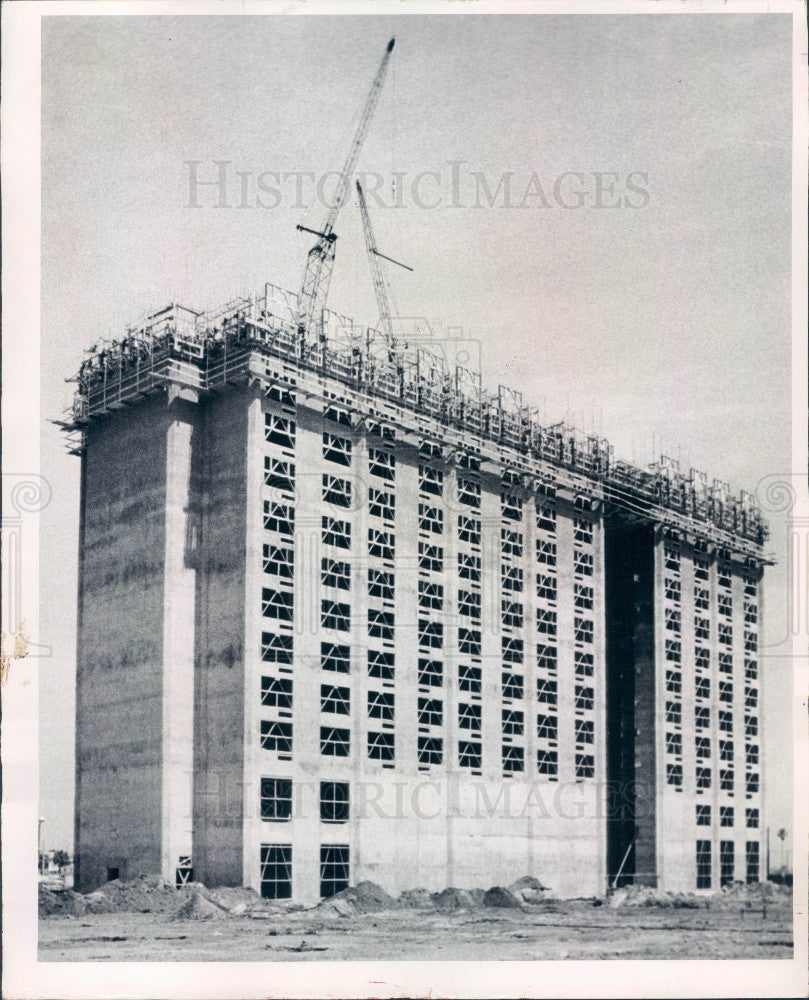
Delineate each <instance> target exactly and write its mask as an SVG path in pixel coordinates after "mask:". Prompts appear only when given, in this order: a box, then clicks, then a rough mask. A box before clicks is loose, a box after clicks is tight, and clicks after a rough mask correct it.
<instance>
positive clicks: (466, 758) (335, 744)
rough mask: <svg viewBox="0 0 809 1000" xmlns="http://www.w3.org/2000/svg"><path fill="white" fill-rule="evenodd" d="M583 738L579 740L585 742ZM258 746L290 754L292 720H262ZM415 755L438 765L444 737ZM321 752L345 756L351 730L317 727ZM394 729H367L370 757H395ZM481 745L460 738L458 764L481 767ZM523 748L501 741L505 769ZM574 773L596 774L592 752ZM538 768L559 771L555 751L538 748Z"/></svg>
mask: <svg viewBox="0 0 809 1000" xmlns="http://www.w3.org/2000/svg"><path fill="white" fill-rule="evenodd" d="M586 735H587V734H585V739H584V740H583V741H582V742H586ZM261 747H262V749H264V750H271V751H274V752H275V753H277V754H279V756H281V757H282V758H284V757H286V758H287V759H290V758H291V755H292V723H290V722H276V721H267V720H262V722H261ZM416 749H417V758H418V763H419V764H420V765H438V764H442V763H443V760H444V741H443V739H442V738H441V737H438V736H419V737H418V738H417V748H416ZM320 752H321V754H323V755H324V756H331V757H348V756H349V755H350V753H351V731H350V730H349V729H342V728H339V727H333V726H321V727H320ZM394 752H395V751H394V735H393V733H368V757H369V759H371V760H379V761H383V762H392V761H393V760H394ZM481 760H482V748H481V744H480V743H479V742H476V741H474V740H460V741H459V743H458V763H459V766H461V767H471V768H480V766H481ZM524 760H525V751H524V748H523V747H521V746H517V745H514V744H508V743H507V744H504V745H503V746H502V764H503V770H504V771H505V772H506V773H509V772H515V771H523V770H524ZM574 766H575V775H576V777H577V778H591V777H594V775H595V758H594V756H593V754H591V753H585V752H580V751H579V750H578V748H577V752H576V754H575V763H574ZM537 768H538V771H539V773H540V774H545V775H551V776H553V775H556V774H557V773H558V751H556V750H550V749H546V748H540V749H539V750H537Z"/></svg>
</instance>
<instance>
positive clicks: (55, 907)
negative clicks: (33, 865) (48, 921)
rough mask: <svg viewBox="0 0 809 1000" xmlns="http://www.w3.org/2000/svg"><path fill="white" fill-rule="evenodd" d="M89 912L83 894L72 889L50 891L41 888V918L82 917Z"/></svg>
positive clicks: (44, 887)
mask: <svg viewBox="0 0 809 1000" xmlns="http://www.w3.org/2000/svg"><path fill="white" fill-rule="evenodd" d="M86 912H87V904H86V903H85V901H84V897H83V896H82V895H81V893H78V892H74V891H73V890H72V889H49V888H47V887H46V886H44V885H40V887H39V915H40V917H55V916H58V917H67V916H70V917H81V916H83V915H84V914H85V913H86Z"/></svg>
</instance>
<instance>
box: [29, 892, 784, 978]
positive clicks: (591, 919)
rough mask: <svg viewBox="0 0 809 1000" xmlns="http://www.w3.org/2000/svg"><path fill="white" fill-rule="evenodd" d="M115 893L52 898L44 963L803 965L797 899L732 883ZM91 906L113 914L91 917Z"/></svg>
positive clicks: (43, 927) (43, 925) (42, 944)
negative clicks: (684, 889) (291, 900)
mask: <svg viewBox="0 0 809 1000" xmlns="http://www.w3.org/2000/svg"><path fill="white" fill-rule="evenodd" d="M110 885H111V886H114V884H112V883H111V884H110ZM363 885H364V886H366V887H367V886H370V884H369V883H364V884H363ZM105 889H106V890H108V891H107V893H106V897H107V898H109V897H113V898H114V899H115V902H114V903H112V904H110V903H108V902H107V903H105V902H104V890H102V891H101V892H100V893H96V894H93V895H94V896H95V900H94V899H93V896H90V897H83V899H80V900H79V901H78V902H79V905H73V904H70V905H67V906H61V907H60V906H57V905H56V904H54V902H53V900H50V901H46V905H45V906H44V908H43V909H44V910H45V911H48V910H50V911H51V915H43V916H42V919H41V920H40V925H39V926H40V940H39V955H40V960H42V961H62V962H64V961H115V962H120V961H222V960H223V959H227V960H228V961H262V960H264V961H290V962H291V961H301V960H307V959H315V960H326V959H329V960H347V961H351V960H354V961H363V960H368V959H369V958H373V959H380V960H392V961H395V960H425V961H430V960H458V961H460V960H498V959H500V960H519V961H526V960H549V959H550V960H553V959H609V958H617V959H652V958H658V959H660V958H671V959H675V958H680V959H695V958H712V959H717V958H737V959H740V958H745V959H749V958H769V959H784V958H791V957H792V901H791V895H790V894H789V892H788V891H785V890H782V889H778V888H774V887H772V886H764V887H761V889H759V888H758V887H750V888H746V887H741V886H740V887H734V888H733V889H732V890H731V891H729V892H725V893H719V894H716V895H714V896H695V895H694V896H672V895H670V894H656V893H653V892H650V891H649V890H638V891H637V892H634V893H633V892H629V893H623V895H621V894H620V892H619V894H618V895H617V896H616V898H615V899H614V900H613V901H611V902H610V903H608V904H607V905H596V904H594V901H593V900H565V901H561V900H553V899H550V898H548V897H547V895H546V894H544V893H535V894H534V898H530V899H529V900H528V901H526V897H525V896H523V897H518V898H516V900H515V902H512V901H511V900H510V899H508V898H507V896H506V895H505V894H511V895H514V894H513V893H511V889H506V890H498V892H499V893H500V894H501V895H500V896H499V897H498V896H496V895H495V896H492V893H493V892H494V890H490V892H489V893H487V894H486V895H485V896H484V894H483V892H482V891H480V890H472V891H471V892H468V893H464V892H462V891H460V890H445V891H444V893H442V894H434V895H433V896H432V897H430V896H429V895H428V894H427V893H423V894H419V893H418V892H417V893H416V894H413V895H411V896H410V897H409V898H407V899H404V898H402V899H400V900H392V899H390V897H388V896H386V894H385V893H384V892H383V891H382V890H378V887H375V886H373V887H370V889H367V890H365V891H363V889H362V886H361V887H358V889H357V890H354V889H349V890H346V892H345V893H343V894H340V896H338V897H335V899H334V900H330V901H326V902H325V903H322V904H321V905H320V906H317V907H314V908H312V909H309V910H303V909H300V908H297V907H291V906H289V905H286V906H285V905H284V904H278V903H268V902H267V901H262V900H259V899H258V897H256V896H255V895H254V894H251V893H249V892H248V891H247V890H239V889H236V890H206V889H205V888H204V887H203V886H199V887H192V888H191V889H185V890H182V892H179V893H177V892H175V891H174V890H171V889H169V887H159V888H158V887H154V888H153V889H151V890H149V891H147V892H143V891H141V892H140V893H139V894H137V893H136V894H135V896H134V903H133V902H132V900H130V899H128V898H127V895H126V892H125V891H119V892H117V893H116V892H113V891H110V887H105ZM377 890H378V891H377ZM527 895H528V896H530V894H527ZM486 899H488V902H485V901H484V900H486ZM83 900H87V901H88V903H87V906H89V907H90V908H92V907H93V906H95V907H96V908H105V909H107V910H108V912H87V906H85V905H84V903H83ZM144 901H145V902H146V903H148V904H149V906H148V909H150V911H151V912H133V911H135V910H143V909H146V908H147V907H146V906H144ZM119 906H132V909H127V910H119V909H117V907H119ZM54 910H57V911H58V910H61V912H53V911H54ZM70 910H72V911H73V912H68V911H70ZM77 910H78V911H79V912H76V911H77ZM82 910H84V911H85V912H81V911H82Z"/></svg>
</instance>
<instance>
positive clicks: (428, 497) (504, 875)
mask: <svg viewBox="0 0 809 1000" xmlns="http://www.w3.org/2000/svg"><path fill="white" fill-rule="evenodd" d="M390 48H392V43H391V46H389V49H388V52H387V53H386V57H385V59H387V57H388V56H389V55H390ZM384 66H385V60H383V66H382V67H381V68H380V73H379V74H378V75H377V79H376V80H375V81H374V86H375V87H376V91H374V89H373V88H372V92H371V95H370V96H369V103H368V105H366V113H367V112H368V108H369V106H370V109H371V111H372V110H373V105H372V98H373V99H374V100H375V96H374V94H375V93H376V94H377V95H378V90H379V87H381V77H380V74H382V75H384ZM366 118H367V120H366ZM369 120H370V115H368V114H366V115H365V116H364V117H363V119H362V120H361V123H360V130H361V129H362V128H365V129H367V121H369ZM358 136H359V132H358ZM360 144H361V138H360ZM355 145H356V143H355ZM357 152H358V147H357V150H356V152H355V151H354V150H353V149H352V154H351V155H353V156H354V163H355V162H356V155H357ZM353 165H354V164H353V163H351V162H349V163H348V164H347V165H346V169H345V171H344V176H345V177H346V178H348V177H350V175H351V173H352V170H353ZM335 217H336V213H335ZM363 221H364V222H366V221H367V218H366V216H365V215H364V219H363ZM333 222H334V220H333V219H331V220H330V221H329V222H328V223H327V226H326V227H325V228H324V230H323V231H322V232H316V233H315V235H317V237H318V242H317V244H316V245H315V247H314V248H313V250H312V252H311V253H310V258H309V264H308V265H307V274H306V277H305V278H304V283H303V286H302V290H301V293H300V294H299V295H294V294H290V293H285V292H282V291H280V290H279V289H276V288H274V287H272V286H270V285H267V286H266V287H265V289H264V291H263V292H261V293H260V294H258V295H256V296H252V297H248V298H244V299H239V300H237V301H234V302H231V303H229V304H228V305H226V306H224V307H223V308H222V309H220V310H218V311H214V312H207V313H198V312H195V311H192V310H189V309H186V308H182V307H180V306H176V305H175V306H171V307H169V308H167V309H165V310H163V311H161V312H159V313H156V314H153V315H151V316H149V317H147V318H146V319H145V320H144V321H143V322H142V323H140V324H138V325H137V326H135V327H132V328H131V329H129V330H128V331H127V334H126V336H125V337H124V338H123V339H121V340H119V341H116V342H114V343H110V344H107V345H106V346H104V348H103V349H98V350H95V351H93V352H92V353H90V354H88V356H87V359H86V360H85V362H84V364H83V365H82V368H81V371H80V372H79V375H78V388H77V394H76V400H75V406H74V412H73V414H72V416H71V417H70V418H69V420H67V421H66V426H67V428H68V429H69V431H70V432H71V435H72V437H71V440H72V441H73V445H74V448H75V450H76V452H77V453H78V454H80V456H81V462H82V477H81V524H80V543H79V544H80V553H79V558H80V573H79V623H78V674H77V685H78V692H77V727H76V740H77V755H76V761H77V763H76V771H77V790H76V844H75V849H76V884H77V888H79V889H81V890H88V889H92V888H95V887H97V886H98V885H99V884H101V883H103V882H104V881H106V880H107V879H109V878H113V877H116V876H120V877H124V878H125V877H132V876H135V875H138V874H141V873H162V874H163V875H164V876H166V877H169V878H171V879H177V880H178V881H180V882H182V881H185V880H187V879H188V878H189V877H191V873H192V872H193V878H194V879H198V880H201V881H203V882H205V883H206V884H208V885H212V886H213V885H246V886H250V887H253V888H254V889H256V890H257V891H259V892H261V893H262V894H263V895H264V896H268V897H274V898H292V899H294V900H298V901H300V902H302V903H313V902H316V901H317V900H318V899H320V898H321V897H323V896H327V895H331V894H333V893H334V892H336V891H338V890H339V889H341V888H343V887H344V886H346V885H348V884H350V883H351V884H353V883H356V882H358V881H360V880H362V879H371V880H373V881H374V882H377V883H379V884H381V885H382V886H383V887H384V888H385V889H387V890H388V891H390V892H399V891H401V890H404V889H407V888H414V887H417V886H423V887H426V888H429V889H440V888H443V887H445V886H450V885H454V886H458V887H473V886H480V885H484V886H486V885H490V884H492V885H493V884H508V883H510V882H512V881H513V880H514V879H515V878H517V877H519V876H522V875H525V874H530V875H534V876H536V877H537V878H539V879H540V880H541V881H542V882H543V883H544V884H545V885H547V886H549V887H550V888H551V889H553V890H555V891H556V892H557V893H559V894H562V895H568V896H585V895H595V896H600V895H603V894H604V893H605V892H606V891H607V889H608V888H609V887H610V886H612V885H616V884H625V883H631V882H640V883H644V884H651V885H657V886H659V887H661V888H664V889H671V890H692V889H695V888H713V887H718V886H719V885H720V884H723V883H726V882H729V881H732V880H738V879H742V880H745V879H746V880H748V881H757V880H758V878H759V875H760V868H761V858H760V855H761V850H760V844H761V833H760V820H761V811H762V787H761V772H760V760H759V757H760V750H759V748H760V745H761V730H760V717H759V715H760V689H759V683H760V682H759V662H758V643H759V627H760V619H761V578H762V571H763V566H764V564H765V561H766V560H765V556H764V551H763V545H764V543H765V540H766V527H765V525H764V523H763V521H762V518H761V515H760V513H759V511H758V509H757V508H756V506H755V505H754V503H753V502H752V498H751V497H750V496H749V495H748V494H744V493H743V494H742V495H741V496H738V497H736V496H731V495H730V493H729V490H728V489H727V487H726V486H725V485H724V484H722V483H720V482H717V481H715V480H714V481H713V483H709V481H708V480H707V478H706V477H705V476H704V475H702V474H700V473H697V472H695V471H693V470H692V471H690V472H688V473H684V472H682V471H681V470H680V469H679V468H678V467H677V464H676V463H674V462H672V461H669V460H666V459H661V461H660V462H659V463H657V464H655V465H653V466H652V467H650V468H647V469H639V468H635V467H633V466H631V465H629V464H627V463H625V462H622V461H616V460H615V459H614V457H613V454H612V449H611V448H610V446H609V444H608V443H607V442H606V441H605V440H603V439H602V438H600V437H596V436H586V435H583V434H581V433H579V432H577V431H576V430H574V429H573V428H571V427H568V426H566V425H563V424H556V425H553V426H542V425H541V424H540V422H539V421H538V419H537V417H536V414H535V412H534V411H533V410H532V409H531V408H530V407H529V406H526V405H524V403H523V401H522V399H521V397H520V395H519V393H516V392H513V391H511V390H508V389H506V388H504V387H502V386H501V387H500V388H499V390H498V391H497V392H496V393H492V392H489V391H487V390H485V389H484V388H483V387H482V385H481V381H480V378H479V376H478V375H477V374H474V373H471V372H469V371H466V370H463V369H461V368H455V369H454V370H449V369H448V366H447V365H446V364H444V363H443V362H442V361H441V359H439V358H438V357H436V356H434V355H432V354H430V352H428V351H426V350H411V349H409V348H408V347H407V346H406V345H404V344H401V343H397V342H396V340H395V339H394V338H393V337H392V336H391V335H390V330H389V316H388V315H386V312H385V308H384V307H385V300H384V294H383V292H384V290H383V289H382V288H380V287H379V284H378V279H379V281H381V278H380V276H379V274H378V273H375V277H374V280H375V287H377V291H378V293H379V294H380V313H381V323H380V325H381V326H382V327H383V329H382V330H381V331H375V330H367V329H365V330H363V329H358V328H356V327H355V326H353V325H352V324H350V323H348V322H347V321H345V320H341V319H340V318H339V317H336V316H335V315H333V314H331V313H329V312H328V310H326V309H325V308H324V297H325V290H324V288H323V284H324V274H325V285H326V286H327V284H328V273H330V269H331V264H332V262H333V257H334V235H333ZM366 238H367V239H369V257H373V256H374V254H376V256H382V255H380V254H378V252H377V251H376V250H375V247H373V245H372V241H371V239H370V237H369V232H368V230H367V229H366ZM372 251H373V252H372ZM386 327H387V329H386Z"/></svg>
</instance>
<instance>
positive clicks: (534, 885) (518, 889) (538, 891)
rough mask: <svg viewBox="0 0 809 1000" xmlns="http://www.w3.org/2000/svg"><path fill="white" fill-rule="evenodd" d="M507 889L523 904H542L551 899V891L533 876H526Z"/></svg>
mask: <svg viewBox="0 0 809 1000" xmlns="http://www.w3.org/2000/svg"><path fill="white" fill-rule="evenodd" d="M507 888H508V891H509V892H510V893H512V894H513V895H514V896H516V897H517V899H518V900H519V901H520V902H522V903H531V904H533V903H542V902H544V901H545V900H546V899H551V891H550V889H548V888H547V886H544V885H543V884H542V883H541V882H540V881H539V879H537V878H534V876H533V875H524V876H523V877H522V878H518V879H517V881H516V882H512V883H511V885H510V886H507Z"/></svg>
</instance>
